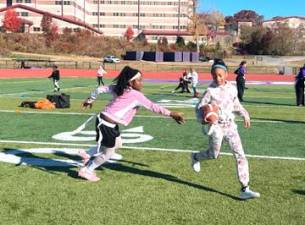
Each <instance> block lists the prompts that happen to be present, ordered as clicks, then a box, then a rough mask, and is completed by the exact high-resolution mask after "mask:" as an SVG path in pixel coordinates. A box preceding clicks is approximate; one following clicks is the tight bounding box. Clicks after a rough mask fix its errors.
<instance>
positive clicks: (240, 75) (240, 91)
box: [234, 61, 247, 102]
mask: <svg viewBox="0 0 305 225" xmlns="http://www.w3.org/2000/svg"><path fill="white" fill-rule="evenodd" d="M246 67H247V62H246V61H242V62H241V63H240V64H239V67H238V69H237V70H235V71H234V73H235V74H236V86H237V96H238V99H239V101H240V102H242V101H244V99H243V96H244V92H245V88H246V76H245V75H246V72H247V71H246Z"/></svg>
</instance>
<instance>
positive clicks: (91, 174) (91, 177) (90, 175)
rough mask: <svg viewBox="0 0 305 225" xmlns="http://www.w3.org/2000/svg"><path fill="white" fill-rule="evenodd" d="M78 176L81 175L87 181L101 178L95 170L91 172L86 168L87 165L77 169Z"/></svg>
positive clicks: (95, 180)
mask: <svg viewBox="0 0 305 225" xmlns="http://www.w3.org/2000/svg"><path fill="white" fill-rule="evenodd" d="M78 176H79V177H82V178H84V179H86V180H88V181H92V182H97V181H99V180H100V179H101V178H99V177H97V176H96V174H95V172H91V171H89V170H88V169H87V167H83V168H81V169H80V170H79V171H78Z"/></svg>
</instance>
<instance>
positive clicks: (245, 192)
mask: <svg viewBox="0 0 305 225" xmlns="http://www.w3.org/2000/svg"><path fill="white" fill-rule="evenodd" d="M260 196H261V195H260V193H258V192H254V191H251V190H250V188H249V187H247V188H246V189H245V190H242V191H241V192H240V199H243V200H247V199H251V198H259V197H260Z"/></svg>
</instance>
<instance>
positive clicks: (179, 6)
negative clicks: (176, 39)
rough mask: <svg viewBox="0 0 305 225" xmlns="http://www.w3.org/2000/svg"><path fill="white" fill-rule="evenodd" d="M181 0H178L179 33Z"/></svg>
mask: <svg viewBox="0 0 305 225" xmlns="http://www.w3.org/2000/svg"><path fill="white" fill-rule="evenodd" d="M180 4H181V0H179V2H178V35H180V14H181V5H180Z"/></svg>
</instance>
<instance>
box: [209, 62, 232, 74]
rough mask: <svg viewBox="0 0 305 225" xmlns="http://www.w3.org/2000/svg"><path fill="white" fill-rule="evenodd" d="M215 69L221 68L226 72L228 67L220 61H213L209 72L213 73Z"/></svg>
mask: <svg viewBox="0 0 305 225" xmlns="http://www.w3.org/2000/svg"><path fill="white" fill-rule="evenodd" d="M216 68H222V69H224V70H226V71H228V67H227V65H226V64H225V62H224V61H223V60H222V59H214V63H213V65H212V68H211V72H213V71H214V70H215V69H216Z"/></svg>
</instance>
